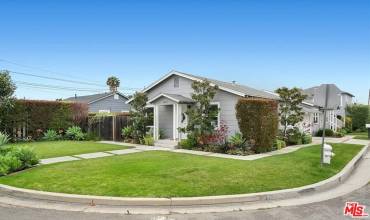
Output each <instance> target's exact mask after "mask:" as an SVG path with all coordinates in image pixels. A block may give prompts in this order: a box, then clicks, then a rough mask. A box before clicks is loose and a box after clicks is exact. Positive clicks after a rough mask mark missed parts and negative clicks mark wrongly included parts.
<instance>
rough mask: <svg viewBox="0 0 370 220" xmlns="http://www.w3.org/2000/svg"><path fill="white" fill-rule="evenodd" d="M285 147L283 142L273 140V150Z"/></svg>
mask: <svg viewBox="0 0 370 220" xmlns="http://www.w3.org/2000/svg"><path fill="white" fill-rule="evenodd" d="M284 147H286V143H285V141H283V140H279V139H275V142H274V148H275V149H276V150H280V149H282V148H284Z"/></svg>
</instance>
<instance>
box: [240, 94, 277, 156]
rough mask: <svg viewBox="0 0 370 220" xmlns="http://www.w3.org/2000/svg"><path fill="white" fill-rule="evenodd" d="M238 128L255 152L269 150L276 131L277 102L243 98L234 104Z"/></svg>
mask: <svg viewBox="0 0 370 220" xmlns="http://www.w3.org/2000/svg"><path fill="white" fill-rule="evenodd" d="M235 109H236V118H237V120H238V124H239V129H240V131H241V133H242V134H243V137H245V138H246V139H247V140H249V141H250V142H251V146H252V149H253V150H254V151H255V152H256V153H262V152H267V151H271V150H272V147H273V144H274V140H275V138H276V136H277V133H278V123H279V120H278V104H277V102H276V101H274V100H268V99H258V98H243V99H239V101H238V103H237V104H236V106H235Z"/></svg>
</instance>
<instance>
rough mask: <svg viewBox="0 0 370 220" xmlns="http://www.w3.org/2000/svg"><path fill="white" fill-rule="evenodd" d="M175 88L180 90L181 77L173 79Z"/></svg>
mask: <svg viewBox="0 0 370 220" xmlns="http://www.w3.org/2000/svg"><path fill="white" fill-rule="evenodd" d="M173 87H174V88H179V87H180V78H179V77H175V78H174V79H173Z"/></svg>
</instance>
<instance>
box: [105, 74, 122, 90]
mask: <svg viewBox="0 0 370 220" xmlns="http://www.w3.org/2000/svg"><path fill="white" fill-rule="evenodd" d="M107 85H108V86H109V89H110V91H111V92H116V91H117V88H118V87H119V85H120V81H119V79H118V78H117V77H115V76H111V77H109V78H108V79H107Z"/></svg>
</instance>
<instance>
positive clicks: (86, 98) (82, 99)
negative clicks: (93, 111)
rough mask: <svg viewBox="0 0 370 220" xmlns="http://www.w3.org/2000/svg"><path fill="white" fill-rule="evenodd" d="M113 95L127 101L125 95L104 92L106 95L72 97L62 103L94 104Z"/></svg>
mask: <svg viewBox="0 0 370 220" xmlns="http://www.w3.org/2000/svg"><path fill="white" fill-rule="evenodd" d="M114 94H118V95H120V96H122V97H123V98H125V99H128V98H127V97H126V96H125V95H123V94H122V93H120V92H106V93H98V94H93V95H85V96H77V97H75V96H73V97H69V98H66V99H64V101H72V102H86V103H88V104H91V103H94V102H96V101H99V100H101V99H105V98H107V97H110V96H112V95H114Z"/></svg>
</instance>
